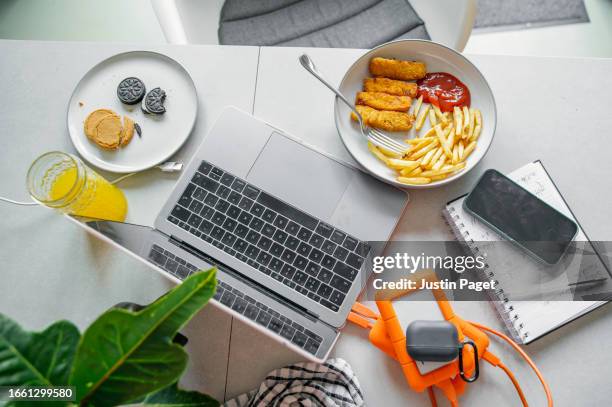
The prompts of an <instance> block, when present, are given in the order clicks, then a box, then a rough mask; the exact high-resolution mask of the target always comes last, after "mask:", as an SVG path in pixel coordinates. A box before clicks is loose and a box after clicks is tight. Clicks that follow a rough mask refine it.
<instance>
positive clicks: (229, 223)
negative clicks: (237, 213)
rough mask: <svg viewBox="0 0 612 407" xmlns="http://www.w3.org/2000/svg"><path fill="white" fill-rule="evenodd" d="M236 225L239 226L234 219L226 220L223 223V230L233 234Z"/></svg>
mask: <svg viewBox="0 0 612 407" xmlns="http://www.w3.org/2000/svg"><path fill="white" fill-rule="evenodd" d="M236 225H238V223H237V222H236V221H235V220H234V219H232V218H227V219H225V222H223V229H225V230H227V231H229V232H233V231H234V228H235V227H236Z"/></svg>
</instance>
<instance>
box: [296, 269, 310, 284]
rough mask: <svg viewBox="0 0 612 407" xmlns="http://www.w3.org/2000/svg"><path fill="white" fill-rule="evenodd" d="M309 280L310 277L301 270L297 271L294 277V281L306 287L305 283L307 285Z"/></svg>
mask: <svg viewBox="0 0 612 407" xmlns="http://www.w3.org/2000/svg"><path fill="white" fill-rule="evenodd" d="M307 280H308V275H307V274H306V273H302V272H301V271H299V270H298V271H296V272H295V275H294V276H293V281H294V282H295V283H296V284H299V285H304V283H306V281H307Z"/></svg>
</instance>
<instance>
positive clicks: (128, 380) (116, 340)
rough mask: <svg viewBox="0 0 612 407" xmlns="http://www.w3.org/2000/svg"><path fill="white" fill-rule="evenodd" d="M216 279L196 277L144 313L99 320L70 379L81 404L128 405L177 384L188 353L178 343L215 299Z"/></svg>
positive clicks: (113, 313) (115, 312) (115, 313)
mask: <svg viewBox="0 0 612 407" xmlns="http://www.w3.org/2000/svg"><path fill="white" fill-rule="evenodd" d="M215 274H216V270H215V269H211V270H209V271H206V272H201V273H195V274H193V275H191V276H190V277H189V278H187V279H186V280H185V281H184V282H183V283H182V284H181V285H179V286H177V287H175V288H174V289H173V290H171V291H170V292H168V293H167V294H166V295H164V296H163V297H161V298H159V299H158V300H157V301H155V302H154V303H152V304H150V305H148V306H147V307H146V308H144V309H142V310H140V311H138V312H131V311H127V310H124V309H112V310H109V311H107V312H105V313H104V314H102V315H101V316H100V317H99V318H98V319H97V320H96V321H94V322H93V324H91V326H90V327H89V328H87V330H86V331H85V333H84V334H83V337H82V338H81V341H80V343H79V346H78V349H77V354H76V357H75V361H74V366H73V370H72V373H71V375H70V380H69V383H70V384H71V385H74V386H76V391H77V400H78V401H79V402H80V403H81V405H87V404H92V405H96V406H110V405H117V404H122V403H126V402H129V401H130V400H134V399H136V398H139V397H142V396H144V395H146V394H148V393H151V392H153V391H156V390H159V389H162V388H164V387H167V386H169V385H170V384H172V383H174V382H176V381H177V380H178V378H179V376H180V375H181V374H182V372H183V371H184V369H185V366H186V364H187V354H186V352H185V350H184V349H183V348H182V347H181V346H179V345H177V344H174V343H172V338H174V335H175V334H176V333H177V332H178V330H179V329H180V328H181V327H182V326H184V325H185V324H186V323H187V322H188V321H189V320H190V319H191V318H192V317H193V316H194V315H195V314H196V313H197V312H198V311H199V310H200V309H201V308H202V307H203V306H204V305H205V304H206V303H207V302H208V300H209V299H210V298H211V297H212V296H213V294H214V292H215V288H216V283H217V280H216V278H215Z"/></svg>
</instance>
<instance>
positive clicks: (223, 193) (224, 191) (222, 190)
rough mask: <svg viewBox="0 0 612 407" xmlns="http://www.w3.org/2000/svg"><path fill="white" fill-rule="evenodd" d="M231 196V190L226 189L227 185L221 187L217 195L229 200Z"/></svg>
mask: <svg viewBox="0 0 612 407" xmlns="http://www.w3.org/2000/svg"><path fill="white" fill-rule="evenodd" d="M229 194H230V189H229V188H228V187H226V186H225V185H221V186H220V187H219V190H218V191H217V195H219V196H220V197H221V198H223V199H227V197H228V196H229Z"/></svg>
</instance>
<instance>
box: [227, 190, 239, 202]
mask: <svg viewBox="0 0 612 407" xmlns="http://www.w3.org/2000/svg"><path fill="white" fill-rule="evenodd" d="M240 198H242V195H240V194H239V193H238V192H236V191H232V192H230V194H229V195H228V196H227V200H228V201H230V202H231V203H233V204H234V205H238V202H240Z"/></svg>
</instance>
